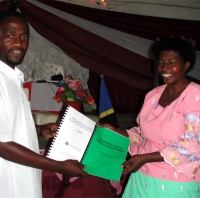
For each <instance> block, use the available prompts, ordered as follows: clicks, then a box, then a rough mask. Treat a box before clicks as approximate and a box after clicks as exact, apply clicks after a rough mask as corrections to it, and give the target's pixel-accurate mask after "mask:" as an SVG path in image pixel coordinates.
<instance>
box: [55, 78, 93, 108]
mask: <svg viewBox="0 0 200 198" xmlns="http://www.w3.org/2000/svg"><path fill="white" fill-rule="evenodd" d="M56 85H57V86H58V87H59V88H58V90H57V92H56V94H55V96H54V98H53V99H54V100H56V101H57V103H61V102H63V106H67V105H70V106H72V107H74V108H76V105H77V106H79V109H78V110H79V111H80V109H81V105H82V103H83V102H85V103H88V104H90V105H93V104H94V99H93V97H92V96H91V95H90V93H89V90H88V89H85V88H84V87H83V86H82V85H81V81H80V79H73V78H72V76H71V75H69V76H67V78H66V79H64V80H61V81H59V82H58V83H56ZM77 108H78V107H77Z"/></svg>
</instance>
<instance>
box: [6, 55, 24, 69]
mask: <svg viewBox="0 0 200 198" xmlns="http://www.w3.org/2000/svg"><path fill="white" fill-rule="evenodd" d="M24 56H25V53H24V54H23V56H22V57H21V58H20V59H19V60H13V59H11V58H9V56H7V57H6V61H7V63H8V65H12V66H16V65H19V64H20V63H21V62H22V61H23V59H24Z"/></svg>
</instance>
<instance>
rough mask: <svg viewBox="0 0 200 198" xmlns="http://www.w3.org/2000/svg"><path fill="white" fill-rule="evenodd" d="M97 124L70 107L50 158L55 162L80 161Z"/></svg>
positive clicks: (49, 155) (54, 141) (49, 154)
mask: <svg viewBox="0 0 200 198" xmlns="http://www.w3.org/2000/svg"><path fill="white" fill-rule="evenodd" d="M95 125H96V123H95V122H94V121H93V120H91V119H89V118H88V117H86V116H85V115H83V114H81V113H80V112H78V111H77V110H75V109H74V108H72V107H70V108H68V110H67V113H66V114H65V118H64V119H63V120H62V124H61V127H60V129H59V132H58V135H57V136H56V137H55V138H54V140H53V146H52V147H51V150H50V153H48V155H47V156H48V157H49V158H52V159H55V160H61V161H63V160H67V159H76V160H78V161H80V160H81V159H82V156H83V154H84V152H85V149H86V147H87V145H88V142H89V140H90V138H91V135H92V133H93V130H94V128H95Z"/></svg>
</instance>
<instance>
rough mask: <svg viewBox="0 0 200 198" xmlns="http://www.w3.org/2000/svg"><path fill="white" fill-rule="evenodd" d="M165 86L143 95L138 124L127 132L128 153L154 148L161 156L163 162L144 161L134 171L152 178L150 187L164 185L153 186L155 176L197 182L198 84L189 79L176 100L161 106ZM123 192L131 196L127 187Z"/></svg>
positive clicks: (199, 159) (199, 150)
mask: <svg viewBox="0 0 200 198" xmlns="http://www.w3.org/2000/svg"><path fill="white" fill-rule="evenodd" d="M165 87H166V85H162V86H159V87H157V88H155V89H153V90H152V91H150V92H149V93H148V94H147V95H146V98H145V101H144V104H143V107H142V109H141V111H140V114H139V115H138V119H137V122H138V125H139V127H133V128H132V129H130V130H128V131H127V132H128V134H129V137H130V139H131V145H130V147H129V152H130V154H131V155H135V154H144V153H152V152H157V151H158V152H160V154H161V155H162V156H163V157H164V162H152V163H146V164H145V165H144V166H142V167H141V168H140V169H139V171H138V172H139V173H142V175H145V176H148V177H151V178H155V186H152V188H162V189H163V188H165V187H164V186H163V185H164V184H163V185H161V186H160V187H158V186H156V180H157V179H158V180H159V181H169V182H172V183H173V182H176V183H177V182H184V184H186V183H187V184H188V183H195V184H197V183H198V185H199V182H200V170H199V167H200V85H198V84H196V83H193V82H191V83H190V84H189V85H188V86H187V87H186V89H185V90H184V91H183V92H182V93H181V95H180V96H179V97H178V98H177V99H176V100H174V101H173V102H172V103H171V104H170V105H168V106H166V107H165V108H163V107H162V106H160V105H159V104H158V101H159V98H160V96H161V94H162V92H163V91H164V89H165ZM133 174H134V173H133ZM131 178H132V177H130V179H129V180H131ZM129 183H130V181H129ZM146 185H147V184H146ZM128 186H129V187H127V188H130V184H129V185H128ZM180 188H181V187H180ZM199 189H200V188H199V187H198V189H197V191H198V190H199ZM125 194H126V196H125V197H128V196H129V197H134V196H131V195H128V194H129V193H128V192H127V189H126V192H125ZM199 197H200V194H199Z"/></svg>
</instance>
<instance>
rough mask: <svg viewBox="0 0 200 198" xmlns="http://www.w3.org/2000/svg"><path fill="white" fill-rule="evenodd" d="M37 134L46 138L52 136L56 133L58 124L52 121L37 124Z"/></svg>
mask: <svg viewBox="0 0 200 198" xmlns="http://www.w3.org/2000/svg"><path fill="white" fill-rule="evenodd" d="M35 127H36V131H37V135H38V136H41V137H45V138H52V137H54V136H55V135H56V130H57V128H58V124H56V123H51V124H45V125H36V126H35Z"/></svg>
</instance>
